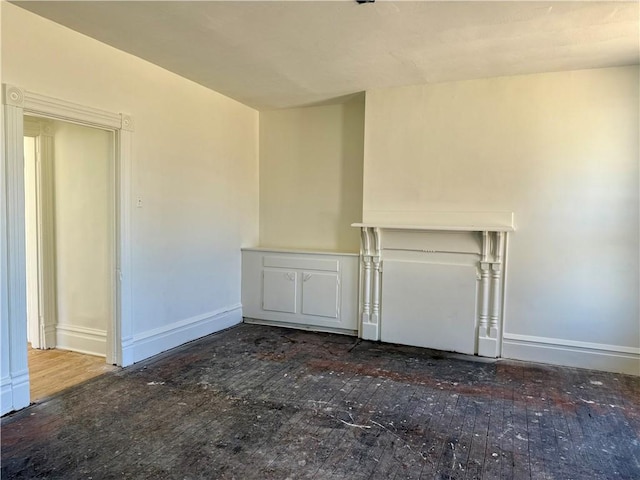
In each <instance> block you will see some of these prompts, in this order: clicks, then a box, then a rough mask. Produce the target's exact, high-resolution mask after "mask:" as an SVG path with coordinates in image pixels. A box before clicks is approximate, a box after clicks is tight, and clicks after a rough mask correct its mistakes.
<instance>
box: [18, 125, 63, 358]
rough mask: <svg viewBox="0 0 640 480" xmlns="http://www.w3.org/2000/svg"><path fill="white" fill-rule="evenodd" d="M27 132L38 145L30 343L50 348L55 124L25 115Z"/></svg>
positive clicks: (52, 335) (53, 301)
mask: <svg viewBox="0 0 640 480" xmlns="http://www.w3.org/2000/svg"><path fill="white" fill-rule="evenodd" d="M24 136H25V137H31V138H33V139H34V140H35V148H36V164H35V174H36V178H35V185H34V189H35V221H36V252H35V254H36V257H37V258H36V263H37V279H36V281H35V282H31V281H29V274H28V273H27V285H29V287H28V288H27V296H28V295H29V289H31V290H32V291H34V292H36V299H37V324H38V329H37V332H30V335H31V346H32V347H33V348H42V349H47V348H54V347H55V346H56V323H57V318H56V317H57V312H56V286H55V285H56V270H55V231H54V214H53V202H54V196H53V191H54V189H53V170H54V164H53V162H54V158H53V132H52V124H51V122H49V121H48V120H45V119H42V118H36V117H27V116H25V118H24ZM34 283H35V285H34ZM28 301H29V299H28V298H27V302H28ZM27 323H28V322H27ZM34 335H35V338H34Z"/></svg>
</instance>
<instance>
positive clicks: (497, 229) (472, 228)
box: [351, 223, 515, 232]
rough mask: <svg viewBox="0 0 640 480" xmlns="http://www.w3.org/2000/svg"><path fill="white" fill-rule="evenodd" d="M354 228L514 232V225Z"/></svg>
mask: <svg viewBox="0 0 640 480" xmlns="http://www.w3.org/2000/svg"><path fill="white" fill-rule="evenodd" d="M351 226H352V227H359V228H380V229H385V230H425V231H445V232H446V231H448V232H513V231H515V227H514V226H513V225H481V224H476V225H472V224H470V225H408V224H385V223H352V224H351Z"/></svg>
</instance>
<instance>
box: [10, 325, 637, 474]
mask: <svg viewBox="0 0 640 480" xmlns="http://www.w3.org/2000/svg"><path fill="white" fill-rule="evenodd" d="M1 473H2V478H47V479H80V478H83V479H86V478H94V479H107V478H131V479H174V478H175V479H196V478H202V479H238V480H244V479H259V480H265V479H282V480H284V479H405V478H406V479H418V478H423V479H494V478H504V479H532V480H537V479H589V480H595V479H616V478H620V479H639V478H640V378H638V377H631V376H625V375H617V374H611V373H604V372H595V371H589V370H578V369H571V368H560V367H552V366H543V365H532V364H529V365H528V364H524V363H516V362H507V361H499V362H490V363H487V362H479V361H470V360H465V359H461V358H456V357H450V356H446V355H444V354H442V353H439V352H434V351H429V350H424V349H417V348H411V347H399V346H392V345H385V344H379V343H373V342H366V341H357V340H356V339H354V338H350V337H344V336H336V335H329V334H313V333H309V332H302V331H294V330H284V329H278V328H271V327H262V326H257V325H241V326H238V327H236V328H233V329H230V330H228V331H225V332H222V333H220V334H217V335H213V336H209V337H207V338H205V339H202V340H199V341H197V342H193V343H191V344H188V345H186V346H184V347H181V348H179V349H176V350H174V351H172V352H170V353H169V354H164V355H162V356H159V357H156V358H154V359H152V360H151V361H147V362H145V363H141V364H137V365H136V366H134V367H133V368H126V369H123V370H120V371H116V372H110V373H107V374H105V375H103V376H100V377H97V378H95V379H93V380H90V381H89V382H86V383H84V384H82V385H79V386H77V387H74V388H72V389H70V390H65V391H64V392H63V393H61V394H59V395H56V396H54V397H51V398H50V399H48V400H46V401H44V402H43V403H40V404H36V405H33V406H31V407H29V408H27V409H25V410H22V411H20V412H17V413H15V414H12V415H9V416H5V417H4V418H3V419H2V471H1Z"/></svg>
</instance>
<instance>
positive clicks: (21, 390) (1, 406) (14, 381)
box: [0, 371, 30, 415]
mask: <svg viewBox="0 0 640 480" xmlns="http://www.w3.org/2000/svg"><path fill="white" fill-rule="evenodd" d="M29 401H30V396H29V372H28V371H24V372H21V373H19V374H17V375H16V374H14V375H13V376H12V377H9V376H7V377H3V378H2V379H0V415H4V414H5V413H9V412H12V411H13V410H20V409H21V408H24V407H27V406H29Z"/></svg>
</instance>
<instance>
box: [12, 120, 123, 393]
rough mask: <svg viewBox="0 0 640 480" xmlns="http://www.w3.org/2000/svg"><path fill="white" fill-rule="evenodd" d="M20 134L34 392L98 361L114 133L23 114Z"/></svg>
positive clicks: (108, 324)
mask: <svg viewBox="0 0 640 480" xmlns="http://www.w3.org/2000/svg"><path fill="white" fill-rule="evenodd" d="M24 135H25V137H24V161H25V164H24V180H25V185H24V192H25V256H26V280H27V281H26V294H27V295H26V296H27V304H26V306H27V309H26V310H27V340H28V343H29V344H30V345H29V353H28V359H29V362H28V363H29V376H30V379H31V385H30V391H31V401H32V402H33V401H37V400H39V399H41V398H43V397H45V396H48V395H50V394H52V393H55V392H57V391H59V390H61V389H63V388H67V387H69V386H72V385H74V384H76V383H80V382H82V381H84V380H87V379H88V378H91V377H93V376H96V375H99V374H100V373H102V372H103V371H104V370H105V369H106V361H105V360H106V355H107V337H109V336H110V334H109V333H110V332H111V331H112V330H113V325H114V313H115V310H116V309H115V305H114V301H115V289H116V286H115V278H114V272H115V234H114V231H115V221H114V220H115V218H114V217H115V175H114V141H115V138H114V132H113V131H110V130H105V129H99V128H94V127H89V126H85V125H78V124H74V123H69V122H64V121H60V120H49V119H45V118H39V117H35V116H25V119H24ZM48 349H55V351H51V350H48ZM43 350H48V351H46V352H45V351H43ZM71 352H73V353H71Z"/></svg>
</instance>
